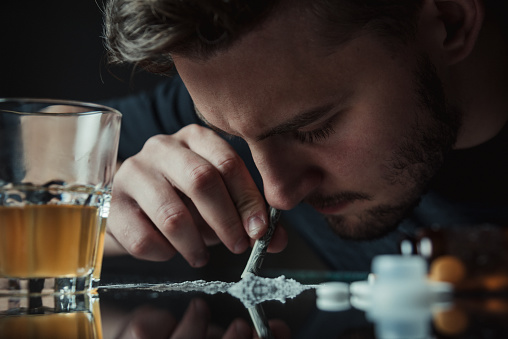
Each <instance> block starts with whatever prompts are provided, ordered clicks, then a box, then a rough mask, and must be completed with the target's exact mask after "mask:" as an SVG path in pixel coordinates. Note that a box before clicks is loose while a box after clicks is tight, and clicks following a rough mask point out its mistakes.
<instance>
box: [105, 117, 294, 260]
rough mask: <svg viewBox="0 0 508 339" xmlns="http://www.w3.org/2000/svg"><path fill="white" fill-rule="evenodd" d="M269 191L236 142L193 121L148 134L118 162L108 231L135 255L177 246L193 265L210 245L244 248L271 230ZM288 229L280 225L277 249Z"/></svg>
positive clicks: (168, 252)
mask: <svg viewBox="0 0 508 339" xmlns="http://www.w3.org/2000/svg"><path fill="white" fill-rule="evenodd" d="M267 222H268V215H267V209H266V205H265V202H264V199H263V197H262V195H261V194H260V192H259V190H258V189H257V187H256V185H255V184H254V181H253V179H252V177H251V176H250V174H249V172H248V170H247V168H246V166H245V164H244V162H243V161H242V159H241V158H240V157H239V156H238V154H237V153H236V152H235V151H234V149H233V148H232V147H231V146H230V145H229V144H228V143H227V142H226V141H225V140H223V139H222V138H221V137H219V136H218V135H217V134H216V133H215V132H213V131H211V130H210V129H207V128H204V127H201V126H198V125H190V126H187V127H185V128H183V129H181V130H180V131H179V132H178V133H176V134H173V135H158V136H155V137H152V138H151V139H149V140H148V141H147V142H146V144H145V146H144V147H143V149H142V150H141V151H140V152H139V153H138V154H136V155H135V156H133V157H131V158H129V159H127V160H126V161H125V162H124V163H123V164H122V166H121V167H120V169H119V170H118V172H117V174H116V176H115V180H114V186H113V200H112V205H111V212H110V216H109V220H108V232H109V233H110V234H111V235H112V236H113V237H114V238H115V239H116V241H117V242H118V243H119V244H121V245H122V246H123V247H124V248H125V249H126V250H127V252H129V253H130V254H132V255H133V256H135V257H137V258H140V259H146V260H154V261H163V260H168V259H170V258H171V257H173V256H174V255H175V254H176V253H177V252H180V253H181V254H182V256H183V257H184V258H185V259H186V260H187V261H188V262H189V264H190V265H192V266H194V267H200V266H203V265H205V264H206V263H207V261H208V256H209V254H208V250H207V245H212V244H216V243H218V242H222V243H224V244H225V246H226V247H227V248H228V249H229V250H231V251H232V252H233V253H241V252H243V251H245V250H246V249H247V247H248V246H249V243H250V242H251V241H253V240H254V239H258V238H260V237H261V236H262V235H263V234H264V233H265V232H266V230H267ZM286 243H287V236H286V234H285V232H284V231H283V229H282V228H281V227H279V228H278V230H277V231H276V233H275V235H274V238H273V240H272V243H271V247H270V250H271V251H273V252H276V251H280V250H282V249H283V248H284V247H285V245H286Z"/></svg>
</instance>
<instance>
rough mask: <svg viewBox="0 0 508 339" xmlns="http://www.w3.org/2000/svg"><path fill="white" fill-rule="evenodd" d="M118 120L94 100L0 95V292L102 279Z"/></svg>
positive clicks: (79, 288)
mask: <svg viewBox="0 0 508 339" xmlns="http://www.w3.org/2000/svg"><path fill="white" fill-rule="evenodd" d="M120 121H121V114H120V112H118V111H117V110H115V109H112V108H109V107H106V106H102V105H97V104H92V103H83V102H76V101H64V100H49V99H0V295H6V294H7V295H12V294H27V293H28V294H48V293H49V294H54V293H57V294H61V293H79V292H88V291H90V290H91V289H93V288H94V287H95V286H96V285H97V284H98V279H99V276H98V275H97V274H95V277H94V271H95V272H98V271H100V265H101V261H102V250H103V249H102V246H104V245H103V237H104V232H105V220H106V218H107V216H108V213H109V204H110V201H111V186H112V181H113V175H114V172H115V165H116V160H117V159H116V158H117V151H118V141H119V131H120Z"/></svg>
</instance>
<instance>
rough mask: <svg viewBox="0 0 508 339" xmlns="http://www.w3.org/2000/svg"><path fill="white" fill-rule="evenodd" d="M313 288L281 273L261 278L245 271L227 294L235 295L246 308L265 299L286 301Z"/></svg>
mask: <svg viewBox="0 0 508 339" xmlns="http://www.w3.org/2000/svg"><path fill="white" fill-rule="evenodd" d="M310 288H315V286H313V285H302V284H300V283H299V282H297V281H296V280H294V279H286V277H285V276H283V275H281V276H280V277H278V278H275V279H271V278H263V277H259V276H257V275H255V274H252V273H246V274H245V275H244V277H243V279H242V280H240V281H239V282H237V283H236V284H234V285H233V286H231V287H230V288H229V289H228V292H229V294H231V295H232V296H235V297H237V298H238V299H240V301H241V302H242V303H243V304H244V305H245V307H247V308H251V307H253V306H256V305H257V304H260V303H262V302H265V301H267V300H279V301H280V302H282V303H284V302H286V299H291V298H294V297H296V296H297V295H299V294H300V293H302V292H303V291H305V290H307V289H310Z"/></svg>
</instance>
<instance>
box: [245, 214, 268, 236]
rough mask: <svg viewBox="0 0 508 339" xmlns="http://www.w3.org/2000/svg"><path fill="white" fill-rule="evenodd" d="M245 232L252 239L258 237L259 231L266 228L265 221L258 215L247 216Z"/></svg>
mask: <svg viewBox="0 0 508 339" xmlns="http://www.w3.org/2000/svg"><path fill="white" fill-rule="evenodd" d="M247 227H248V229H247V232H248V233H249V236H250V237H251V238H253V239H257V238H259V236H260V234H261V232H262V231H263V230H264V229H266V222H265V221H264V220H263V219H261V218H260V217H258V216H253V217H250V218H249V224H248V225H247Z"/></svg>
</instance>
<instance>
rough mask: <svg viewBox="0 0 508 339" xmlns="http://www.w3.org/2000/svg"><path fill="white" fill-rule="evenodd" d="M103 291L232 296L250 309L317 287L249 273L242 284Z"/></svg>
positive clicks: (137, 286) (127, 286) (128, 286)
mask: <svg viewBox="0 0 508 339" xmlns="http://www.w3.org/2000/svg"><path fill="white" fill-rule="evenodd" d="M101 288H102V289H140V290H150V291H154V292H166V291H178V292H192V291H198V292H204V293H207V294H216V293H229V294H230V295H232V296H234V297H236V298H238V299H239V300H240V301H241V302H242V303H243V304H244V305H245V307H247V308H251V307H253V306H255V305H257V304H260V303H262V302H265V301H268V300H278V301H280V302H282V303H285V302H286V299H292V298H295V297H296V296H298V295H299V294H300V293H302V292H303V291H305V290H307V289H311V288H315V286H314V285H302V284H300V283H299V282H297V281H296V280H294V279H286V277H285V276H283V275H282V276H280V277H278V278H275V279H273V278H263V277H259V276H257V275H255V274H252V273H247V274H246V275H245V276H244V277H243V279H242V280H240V281H239V282H236V283H229V282H223V281H205V280H194V281H184V282H181V283H163V284H117V285H105V286H102V287H101Z"/></svg>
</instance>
